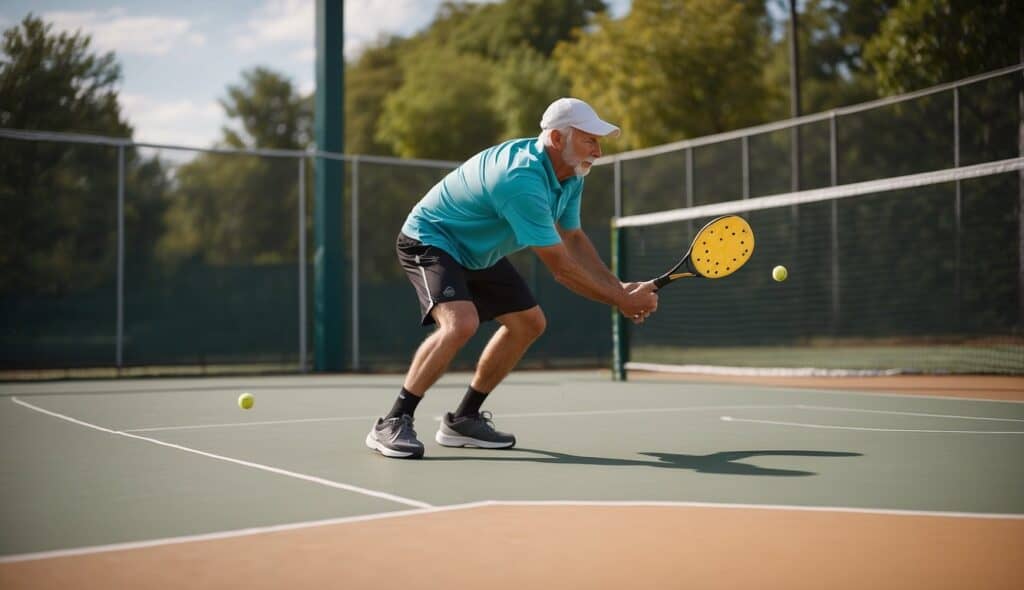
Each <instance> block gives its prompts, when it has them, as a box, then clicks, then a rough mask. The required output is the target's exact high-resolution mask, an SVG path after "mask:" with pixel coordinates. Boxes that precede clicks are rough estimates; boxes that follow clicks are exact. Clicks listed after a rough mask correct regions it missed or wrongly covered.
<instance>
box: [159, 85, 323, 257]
mask: <svg viewBox="0 0 1024 590" xmlns="http://www.w3.org/2000/svg"><path fill="white" fill-rule="evenodd" d="M221 104H222V105H223V106H224V109H225V111H226V112H227V114H228V116H229V117H230V118H231V119H232V120H238V122H239V123H240V125H241V131H235V130H233V129H231V128H228V127H225V128H224V129H223V139H222V143H224V144H226V145H228V146H230V147H233V148H278V149H298V148H303V147H305V146H306V144H307V143H308V141H309V130H310V127H311V119H312V117H311V114H310V112H309V110H308V105H309V102H308V101H304V100H303V99H302V98H301V97H300V96H299V95H298V93H297V91H296V90H295V88H294V87H293V86H292V84H291V82H290V81H288V80H287V79H286V78H285V77H283V76H282V75H280V74H278V73H275V72H273V71H270V70H267V69H265V68H255V69H253V70H249V71H247V72H244V73H243V74H242V83H241V84H240V85H233V86H229V87H228V97H227V98H226V99H224V100H222V101H221ZM297 205H298V165H297V163H296V161H295V160H294V159H292V158H272V157H263V156H250V155H240V154H217V153H204V154H200V155H199V156H197V157H196V158H195V159H194V160H192V161H191V162H189V163H187V164H184V165H182V166H181V167H180V168H179V169H178V174H177V186H176V190H175V192H174V198H173V204H172V206H171V208H170V210H169V211H168V212H167V221H168V228H169V229H168V232H167V234H166V235H164V236H163V237H162V238H161V240H160V243H159V252H160V255H161V258H162V259H163V260H165V261H168V262H177V261H180V260H182V259H189V258H193V259H199V260H201V261H203V262H206V263H209V264H215V265H227V264H251V263H257V264H271V263H279V262H282V261H285V260H294V259H295V256H296V255H297V254H296V253H297V251H298V250H297V247H298V246H297V234H298V232H297V226H298V219H296V217H295V215H296V211H297Z"/></svg>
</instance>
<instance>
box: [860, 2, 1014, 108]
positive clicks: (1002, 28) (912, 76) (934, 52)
mask: <svg viewBox="0 0 1024 590" xmlns="http://www.w3.org/2000/svg"><path fill="white" fill-rule="evenodd" d="M1021 31H1024V4H1022V3H1021V2H1019V1H1018V0H990V1H989V2H973V1H971V0H904V1H903V2H900V3H899V4H898V5H897V6H896V7H895V8H893V9H892V10H891V11H889V13H888V14H887V15H886V17H885V20H884V22H882V25H881V29H880V31H879V34H878V35H877V36H875V37H874V38H872V39H871V40H870V41H869V42H868V44H867V46H866V47H865V49H864V58H865V60H866V61H867V62H868V63H869V64H870V66H871V67H872V68H873V70H874V72H875V75H876V80H877V82H878V86H879V88H880V89H881V90H882V91H883V92H885V93H891V94H898V93H902V92H909V91H911V90H917V89H919V88H924V87H927V86H932V85H935V84H940V83H942V82H950V81H953V80H958V79H960V78H966V77H968V76H972V75H974V74H980V73H982V72H987V71H990V70H995V69H998V68H1001V67H1005V66H1009V65H1014V64H1017V63H1020V61H1021V43H1022V33H1021Z"/></svg>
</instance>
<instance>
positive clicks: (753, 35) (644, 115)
mask: <svg viewBox="0 0 1024 590" xmlns="http://www.w3.org/2000/svg"><path fill="white" fill-rule="evenodd" d="M762 10H763V8H762ZM762 27H763V19H762V18H761V16H760V15H759V14H757V13H756V11H754V10H753V9H752V8H751V6H750V5H749V4H743V3H739V2H735V1H733V0H664V1H662V0H657V1H655V0H636V1H634V2H633V5H632V10H631V11H630V13H629V15H628V16H626V17H625V18H623V19H621V20H611V19H610V18H608V17H605V16H600V15H599V16H598V17H597V19H596V26H595V27H594V30H593V31H592V32H589V33H582V34H581V35H580V36H579V38H578V39H577V41H576V42H574V43H564V44H561V45H559V46H558V48H557V49H556V50H555V54H554V57H555V59H556V60H557V61H558V65H559V70H560V71H561V73H562V74H563V75H564V76H566V77H567V78H569V79H570V80H571V81H572V91H573V94H574V95H575V96H579V97H580V98H583V99H584V100H587V101H588V102H590V103H591V104H592V105H593V106H594V108H595V109H597V110H598V112H600V113H602V115H603V116H605V117H607V118H609V119H610V120H612V121H616V122H618V123H620V124H621V126H622V127H623V131H624V133H623V139H622V143H623V144H625V147H630V148H633V147H644V146H650V145H656V144H660V143H666V142H669V141H673V140H678V139H682V138H684V137H696V136H700V135H707V134H710V133H716V132H720V131H725V130H728V129H734V128H737V127H742V126H745V125H750V124H753V123H757V122H761V120H762V116H761V109H762V108H763V105H764V101H765V96H766V94H767V90H766V88H765V87H764V84H763V82H762V77H761V75H760V73H761V70H762V68H763V66H764V63H765V61H766V42H765V39H764V35H763V34H762V33H763V30H762Z"/></svg>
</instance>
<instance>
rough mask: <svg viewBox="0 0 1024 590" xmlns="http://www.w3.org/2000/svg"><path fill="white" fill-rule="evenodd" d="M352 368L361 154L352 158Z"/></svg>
mask: <svg viewBox="0 0 1024 590" xmlns="http://www.w3.org/2000/svg"><path fill="white" fill-rule="evenodd" d="M351 218H352V221H351V223H352V248H351V252H352V369H353V370H355V369H358V368H359V156H355V157H354V158H352V213H351Z"/></svg>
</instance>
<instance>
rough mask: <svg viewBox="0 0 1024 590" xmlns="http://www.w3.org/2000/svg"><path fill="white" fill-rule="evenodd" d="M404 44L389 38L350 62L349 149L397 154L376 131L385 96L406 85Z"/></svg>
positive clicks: (347, 86)
mask: <svg viewBox="0 0 1024 590" xmlns="http://www.w3.org/2000/svg"><path fill="white" fill-rule="evenodd" d="M402 44H403V41H402V40H401V39H399V38H397V37H393V38H389V39H385V40H383V41H382V42H380V43H378V44H377V45H375V46H373V47H369V48H367V49H365V50H364V51H363V52H362V54H361V55H360V56H359V59H358V60H356V62H355V63H352V64H348V65H347V66H346V70H345V151H346V152H348V153H350V154H371V155H379V156H393V155H394V152H393V151H392V150H391V147H390V146H389V145H387V144H386V143H381V142H379V141H377V138H376V134H377V122H378V121H379V120H380V116H381V113H382V112H383V111H384V99H385V98H386V97H387V96H388V95H389V94H391V93H392V92H395V91H397V90H398V89H399V88H401V87H402V81H403V76H402V66H401V64H400V63H399V57H400V55H401V51H402Z"/></svg>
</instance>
